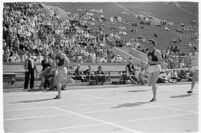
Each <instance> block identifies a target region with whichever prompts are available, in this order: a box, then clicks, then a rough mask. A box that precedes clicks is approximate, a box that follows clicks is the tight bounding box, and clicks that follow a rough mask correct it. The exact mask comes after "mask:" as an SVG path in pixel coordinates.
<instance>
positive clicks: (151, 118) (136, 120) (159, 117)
mask: <svg viewBox="0 0 201 133" xmlns="http://www.w3.org/2000/svg"><path fill="white" fill-rule="evenodd" d="M196 114H198V113H189V114H173V115H164V116H158V117H149V118H141V119H135V120H127V121H118V122H115V123H117V124H120V123H126V122H138V121H144V120H154V119H162V118H171V117H180V116H190V115H196Z"/></svg>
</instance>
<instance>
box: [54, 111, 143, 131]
mask: <svg viewBox="0 0 201 133" xmlns="http://www.w3.org/2000/svg"><path fill="white" fill-rule="evenodd" d="M55 108H57V109H58V110H62V111H64V112H66V113H70V114H72V115H76V116H80V117H82V118H86V119H89V120H92V121H96V122H99V123H103V124H105V125H110V126H113V127H117V128H121V129H124V130H126V131H130V132H132V133H140V131H137V130H134V129H130V128H127V127H125V126H121V125H118V124H115V123H112V122H107V121H104V120H100V119H97V118H94V117H90V116H87V115H84V114H81V113H77V112H73V111H69V110H66V109H62V108H59V107H55Z"/></svg>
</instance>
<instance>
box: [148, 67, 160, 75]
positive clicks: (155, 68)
mask: <svg viewBox="0 0 201 133" xmlns="http://www.w3.org/2000/svg"><path fill="white" fill-rule="evenodd" d="M160 71H161V66H160V65H153V66H148V72H149V73H153V72H160Z"/></svg>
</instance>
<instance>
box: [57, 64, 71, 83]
mask: <svg viewBox="0 0 201 133" xmlns="http://www.w3.org/2000/svg"><path fill="white" fill-rule="evenodd" d="M67 77H68V76H67V68H66V67H64V68H61V69H59V70H56V73H55V80H54V81H55V82H56V83H61V84H63V82H66V79H67Z"/></svg>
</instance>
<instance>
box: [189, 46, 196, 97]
mask: <svg viewBox="0 0 201 133" xmlns="http://www.w3.org/2000/svg"><path fill="white" fill-rule="evenodd" d="M191 71H192V72H193V76H192V82H191V89H190V90H189V91H187V93H188V94H191V93H193V88H194V86H195V81H197V80H198V52H197V48H196V47H195V46H193V47H191Z"/></svg>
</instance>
